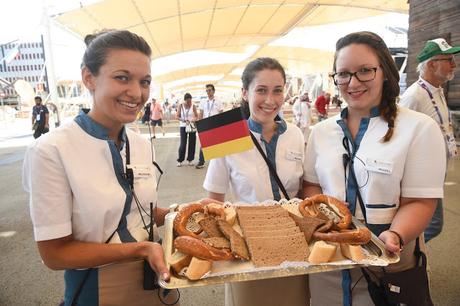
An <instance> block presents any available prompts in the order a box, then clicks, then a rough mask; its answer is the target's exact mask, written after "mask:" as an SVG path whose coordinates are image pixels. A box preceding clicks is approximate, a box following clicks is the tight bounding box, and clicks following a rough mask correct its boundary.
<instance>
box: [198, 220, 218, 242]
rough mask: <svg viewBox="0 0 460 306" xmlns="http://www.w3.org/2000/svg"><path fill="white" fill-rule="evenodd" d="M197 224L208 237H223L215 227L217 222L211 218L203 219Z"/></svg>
mask: <svg viewBox="0 0 460 306" xmlns="http://www.w3.org/2000/svg"><path fill="white" fill-rule="evenodd" d="M198 224H199V225H200V226H201V228H202V229H203V231H204V232H205V233H206V234H208V236H209V237H224V235H223V234H222V233H221V231H220V230H219V227H218V226H217V221H216V219H215V218H213V217H205V218H203V219H201V220H200V221H199V222H198Z"/></svg>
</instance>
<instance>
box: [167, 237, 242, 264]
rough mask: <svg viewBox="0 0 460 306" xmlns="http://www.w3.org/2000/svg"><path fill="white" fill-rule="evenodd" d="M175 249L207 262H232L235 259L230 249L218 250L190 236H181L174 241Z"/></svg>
mask: <svg viewBox="0 0 460 306" xmlns="http://www.w3.org/2000/svg"><path fill="white" fill-rule="evenodd" d="M174 247H175V248H176V249H177V250H178V251H179V252H181V253H184V254H188V255H191V256H193V257H198V258H201V259H206V260H232V259H234V257H233V255H232V253H231V252H230V250H229V249H221V250H220V249H217V248H214V247H212V246H210V245H208V244H206V243H205V242H204V241H203V240H201V239H197V238H193V237H190V236H179V237H177V238H176V239H174Z"/></svg>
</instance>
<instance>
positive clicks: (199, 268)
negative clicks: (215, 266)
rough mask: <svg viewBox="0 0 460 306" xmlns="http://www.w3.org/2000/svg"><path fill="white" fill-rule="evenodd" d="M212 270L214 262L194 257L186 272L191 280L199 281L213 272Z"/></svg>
mask: <svg viewBox="0 0 460 306" xmlns="http://www.w3.org/2000/svg"><path fill="white" fill-rule="evenodd" d="M211 268H212V261H210V260H205V259H199V258H196V257H193V258H192V260H191V261H190V264H189V266H188V268H187V271H186V272H185V276H186V277H187V278H188V279H190V280H198V279H200V278H202V277H203V276H204V275H205V274H206V273H208V272H209V271H211Z"/></svg>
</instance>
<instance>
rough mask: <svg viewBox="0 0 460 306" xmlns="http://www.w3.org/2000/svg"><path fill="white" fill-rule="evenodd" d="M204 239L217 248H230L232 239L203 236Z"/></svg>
mask: <svg viewBox="0 0 460 306" xmlns="http://www.w3.org/2000/svg"><path fill="white" fill-rule="evenodd" d="M203 241H204V242H205V243H206V244H208V245H210V246H212V247H215V248H216V249H230V241H229V240H228V239H227V238H225V237H209V238H203Z"/></svg>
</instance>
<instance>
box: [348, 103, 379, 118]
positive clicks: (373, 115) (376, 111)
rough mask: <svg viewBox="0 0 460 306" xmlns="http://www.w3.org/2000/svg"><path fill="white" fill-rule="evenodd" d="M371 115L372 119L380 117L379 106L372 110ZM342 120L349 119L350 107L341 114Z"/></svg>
mask: <svg viewBox="0 0 460 306" xmlns="http://www.w3.org/2000/svg"><path fill="white" fill-rule="evenodd" d="M370 113H371V115H370V118H374V117H378V116H380V111H379V107H378V106H374V107H373V108H371V111H370ZM340 118H342V119H346V118H348V107H345V108H344V109H343V110H342V111H341V112H340Z"/></svg>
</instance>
